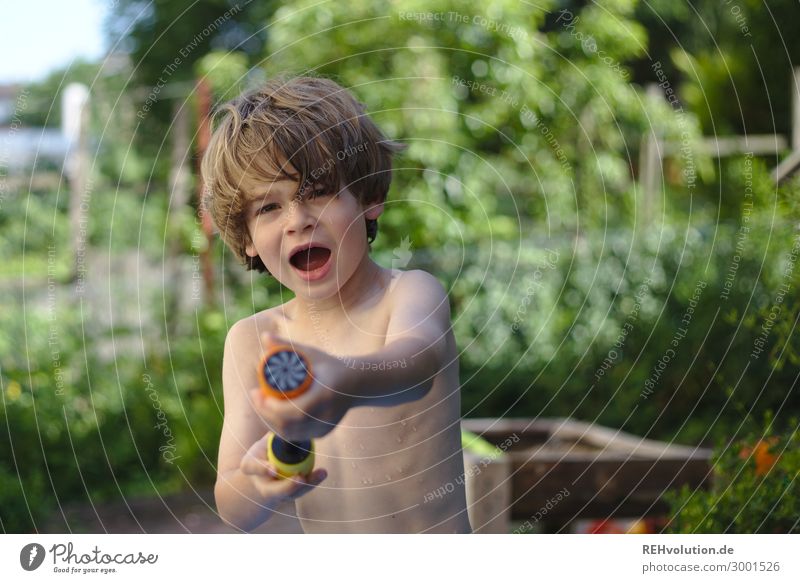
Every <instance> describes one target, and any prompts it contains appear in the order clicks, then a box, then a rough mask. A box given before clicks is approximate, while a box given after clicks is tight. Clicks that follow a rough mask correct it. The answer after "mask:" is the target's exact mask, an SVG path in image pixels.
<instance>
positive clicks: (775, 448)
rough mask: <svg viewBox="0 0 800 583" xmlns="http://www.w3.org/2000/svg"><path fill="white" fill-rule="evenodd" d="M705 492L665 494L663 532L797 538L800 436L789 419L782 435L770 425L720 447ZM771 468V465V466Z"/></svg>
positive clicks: (796, 424)
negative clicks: (667, 516)
mask: <svg viewBox="0 0 800 583" xmlns="http://www.w3.org/2000/svg"><path fill="white" fill-rule="evenodd" d="M712 464H713V475H712V478H711V487H710V489H708V490H692V489H691V488H689V487H688V486H683V487H682V488H681V489H680V490H676V491H671V492H668V493H667V494H666V495H665V500H666V501H667V502H668V503H669V504H670V506H671V509H672V510H671V512H670V514H671V520H670V522H669V524H668V525H667V531H668V532H671V533H679V534H694V533H706V534H719V533H736V534H755V533H769V534H785V533H798V532H800V524H799V523H798V516H800V433H798V423H797V419H796V418H795V419H793V420H792V421H791V422H790V423H789V424H788V428H787V429H786V432H785V433H782V434H777V433H776V432H775V428H771V427H770V426H769V424H767V427H766V428H765V429H764V430H763V431H760V432H757V431H750V432H749V434H747V435H746V436H745V437H744V438H742V439H737V440H736V441H735V442H732V443H725V444H723V445H720V446H719V447H718V448H717V449H716V450H715V452H714V456H713V459H712ZM773 464H774V465H773Z"/></svg>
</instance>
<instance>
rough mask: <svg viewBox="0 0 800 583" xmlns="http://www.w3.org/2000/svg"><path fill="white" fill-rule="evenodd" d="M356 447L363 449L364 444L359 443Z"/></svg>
mask: <svg viewBox="0 0 800 583" xmlns="http://www.w3.org/2000/svg"><path fill="white" fill-rule="evenodd" d="M358 447H359V448H361V450H362V451H363V450H364V444H363V443H359V444H358Z"/></svg>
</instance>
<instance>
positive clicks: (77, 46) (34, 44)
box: [0, 0, 113, 84]
mask: <svg viewBox="0 0 800 583" xmlns="http://www.w3.org/2000/svg"><path fill="white" fill-rule="evenodd" d="M3 3H4V7H3V17H2V18H0V55H1V56H0V84H5V83H13V82H26V81H37V80H40V79H42V78H44V77H45V76H47V74H48V73H50V72H52V71H53V70H55V69H59V68H62V67H65V66H67V65H69V64H70V63H71V62H72V61H73V60H74V59H75V58H76V57H77V58H81V57H82V58H85V59H88V60H99V59H102V57H103V56H104V55H105V52H106V51H105V49H106V45H105V41H104V38H103V22H104V20H105V16H106V14H107V13H108V10H109V7H110V6H111V5H112V4H113V0H21V1H19V0H4V2H3Z"/></svg>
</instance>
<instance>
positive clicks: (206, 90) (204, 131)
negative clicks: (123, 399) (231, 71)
mask: <svg viewBox="0 0 800 583" xmlns="http://www.w3.org/2000/svg"><path fill="white" fill-rule="evenodd" d="M195 91H196V94H197V115H198V123H197V208H198V209H199V212H200V220H201V224H202V227H203V232H204V233H205V236H206V240H207V242H208V244H207V245H206V248H205V249H204V250H203V251H202V252H201V253H200V263H201V265H202V267H203V283H204V288H205V295H204V300H205V304H206V306H207V307H211V306H213V305H214V304H215V302H214V266H213V264H212V261H211V249H212V244H213V241H214V228H213V226H212V224H211V217H210V216H209V215H208V213H207V212H206V211H205V205H204V203H203V196H204V194H205V188H206V186H205V182H204V181H203V174H202V173H201V171H200V162H201V160H202V159H203V155H204V154H205V152H206V150H207V149H208V143H209V142H210V141H211V87H210V86H209V84H208V81H207V80H206V79H205V78H202V77H201V78H200V79H198V81H197V84H196V85H195Z"/></svg>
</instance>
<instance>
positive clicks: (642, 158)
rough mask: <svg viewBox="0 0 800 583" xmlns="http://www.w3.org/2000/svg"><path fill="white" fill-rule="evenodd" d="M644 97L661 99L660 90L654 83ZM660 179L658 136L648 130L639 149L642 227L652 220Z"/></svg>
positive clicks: (649, 86) (651, 130) (652, 130)
mask: <svg viewBox="0 0 800 583" xmlns="http://www.w3.org/2000/svg"><path fill="white" fill-rule="evenodd" d="M646 95H647V97H648V98H652V97H658V98H662V99H663V95H662V93H661V90H660V89H659V88H658V85H656V84H655V83H649V84H648V85H647V93H646ZM660 179H661V153H660V152H659V149H658V136H656V134H655V130H654V129H653V128H650V131H648V132H647V133H646V134H645V135H644V137H643V138H642V145H641V148H640V149H639V188H640V189H641V191H642V197H641V198H642V215H641V220H642V224H643V225H648V224H649V223H650V220H651V219H652V215H653V208H654V207H655V200H656V197H657V196H658V191H659V190H658V188H659V181H660Z"/></svg>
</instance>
